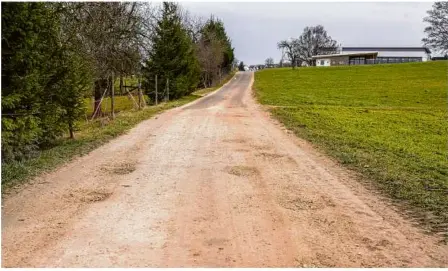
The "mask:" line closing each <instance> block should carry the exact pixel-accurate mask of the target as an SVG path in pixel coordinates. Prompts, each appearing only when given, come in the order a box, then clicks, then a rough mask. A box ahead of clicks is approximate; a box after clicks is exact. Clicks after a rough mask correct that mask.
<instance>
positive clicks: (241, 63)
mask: <svg viewBox="0 0 448 271" xmlns="http://www.w3.org/2000/svg"><path fill="white" fill-rule="evenodd" d="M238 70H240V71H244V62H243V61H241V62H240V65H238Z"/></svg>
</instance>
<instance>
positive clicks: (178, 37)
mask: <svg viewBox="0 0 448 271" xmlns="http://www.w3.org/2000/svg"><path fill="white" fill-rule="evenodd" d="M178 9H179V8H178V6H177V5H176V4H174V3H166V2H164V3H163V10H162V12H163V14H162V17H161V18H160V20H159V21H158V22H157V27H156V29H155V31H154V32H155V33H154V37H153V39H152V50H151V51H150V52H149V59H148V60H147V61H146V66H145V67H144V72H143V73H144V79H145V82H144V86H145V89H147V90H149V92H148V95H149V96H150V97H151V98H152V99H153V98H154V92H153V91H154V89H155V82H154V77H155V75H157V76H158V90H159V92H163V91H164V90H165V89H166V82H167V80H169V98H170V99H171V98H174V99H176V98H179V97H182V96H184V95H188V94H190V93H191V92H193V91H194V90H195V89H196V87H197V86H198V84H199V76H200V69H199V63H198V60H197V58H196V55H195V51H194V47H193V42H192V40H191V38H190V36H189V35H188V33H187V31H186V29H185V28H184V27H183V25H182V22H181V19H180V16H179V10H178ZM160 98H162V97H159V99H160Z"/></svg>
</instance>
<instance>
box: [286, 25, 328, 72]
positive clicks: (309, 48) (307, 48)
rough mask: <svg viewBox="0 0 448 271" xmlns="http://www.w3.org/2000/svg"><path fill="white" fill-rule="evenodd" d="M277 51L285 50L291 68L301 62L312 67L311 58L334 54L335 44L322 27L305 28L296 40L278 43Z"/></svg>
mask: <svg viewBox="0 0 448 271" xmlns="http://www.w3.org/2000/svg"><path fill="white" fill-rule="evenodd" d="M278 48H279V49H284V50H286V55H287V56H288V58H289V60H290V61H291V65H292V68H293V69H294V67H295V66H300V65H301V63H302V62H305V63H307V64H308V65H313V61H312V58H311V57H312V56H315V55H322V54H331V53H336V51H337V42H336V41H335V40H333V39H332V38H331V37H330V36H328V34H327V31H326V30H325V29H324V27H323V26H321V25H318V26H314V27H305V29H304V30H303V33H302V35H300V37H299V38H298V39H295V38H291V39H289V40H283V41H280V42H279V43H278Z"/></svg>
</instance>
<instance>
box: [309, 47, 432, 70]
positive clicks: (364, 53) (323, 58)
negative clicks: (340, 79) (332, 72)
mask: <svg viewBox="0 0 448 271" xmlns="http://www.w3.org/2000/svg"><path fill="white" fill-rule="evenodd" d="M430 54H431V51H430V50H429V49H428V48H426V47H342V48H341V50H340V53H338V54H331V55H317V56H313V57H312V59H313V60H314V61H315V62H316V66H339V65H364V64H381V63H403V62H422V61H428V60H430V59H431V55H430Z"/></svg>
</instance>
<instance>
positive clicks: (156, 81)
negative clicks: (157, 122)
mask: <svg viewBox="0 0 448 271" xmlns="http://www.w3.org/2000/svg"><path fill="white" fill-rule="evenodd" d="M157 99H158V97H157V74H156V105H157V104H158V101H157Z"/></svg>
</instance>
